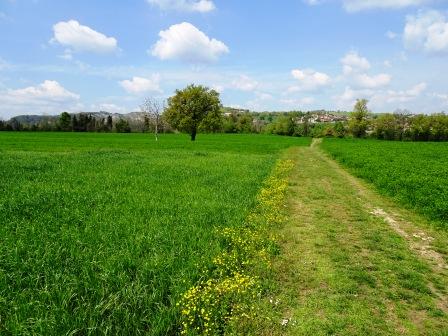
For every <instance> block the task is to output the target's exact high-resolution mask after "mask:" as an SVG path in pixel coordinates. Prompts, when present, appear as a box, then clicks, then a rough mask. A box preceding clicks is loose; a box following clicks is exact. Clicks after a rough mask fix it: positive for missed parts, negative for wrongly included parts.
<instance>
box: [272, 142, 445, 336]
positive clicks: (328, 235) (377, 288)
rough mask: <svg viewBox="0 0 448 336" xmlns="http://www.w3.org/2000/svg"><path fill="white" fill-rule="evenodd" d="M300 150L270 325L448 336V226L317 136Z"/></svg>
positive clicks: (302, 330)
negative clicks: (381, 187) (404, 202)
mask: <svg viewBox="0 0 448 336" xmlns="http://www.w3.org/2000/svg"><path fill="white" fill-rule="evenodd" d="M294 158H295V160H296V169H295V170H294V172H293V174H292V176H291V180H290V181H291V185H290V198H289V204H288V206H289V210H290V213H291V218H290V221H289V222H288V223H287V224H286V225H285V226H284V227H283V228H282V229H281V230H280V232H279V235H280V241H281V246H282V250H283V253H282V255H281V257H280V258H278V260H277V262H276V263H275V265H274V268H275V270H276V273H277V274H279V277H280V278H279V279H278V281H279V282H280V283H279V285H280V290H279V292H278V293H275V295H274V296H275V297H274V298H273V299H272V302H273V304H274V305H275V304H276V306H275V310H276V311H277V312H278V316H277V318H276V319H273V321H274V322H273V323H272V325H271V326H269V327H268V328H267V330H269V331H267V332H266V334H269V335H271V334H275V335H277V334H278V335H288V334H289V335H448V303H447V290H448V269H447V254H448V253H447V250H446V247H447V246H448V235H447V233H445V232H440V231H436V230H433V229H432V228H431V226H430V225H429V224H428V223H427V222H426V221H425V220H424V219H423V218H422V217H420V216H418V215H416V214H414V213H411V212H408V211H406V210H403V209H401V208H400V207H398V206H396V205H395V204H394V203H393V202H392V201H390V200H389V199H387V198H385V197H383V196H380V195H379V194H378V193H376V192H375V191H374V190H373V189H372V188H371V187H370V186H368V185H367V184H365V183H364V182H362V181H360V180H358V179H356V178H354V177H353V176H351V175H350V174H349V173H347V172H346V171H345V170H343V169H342V168H341V167H340V166H339V165H338V164H337V163H335V162H334V161H333V160H331V159H329V158H328V157H327V156H326V155H325V154H324V153H323V152H322V151H321V150H320V149H319V143H318V142H314V143H313V145H312V146H311V147H309V148H299V149H297V150H296V152H295V153H294ZM282 320H283V321H282ZM279 321H282V322H283V323H282V324H283V326H282V325H281V323H279Z"/></svg>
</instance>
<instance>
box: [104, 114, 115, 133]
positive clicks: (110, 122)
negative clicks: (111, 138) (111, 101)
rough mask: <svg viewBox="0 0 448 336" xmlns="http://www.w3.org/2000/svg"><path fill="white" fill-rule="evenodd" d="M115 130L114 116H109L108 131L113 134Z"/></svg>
mask: <svg viewBox="0 0 448 336" xmlns="http://www.w3.org/2000/svg"><path fill="white" fill-rule="evenodd" d="M113 128H114V124H113V120H112V116H110V115H109V116H107V121H106V130H107V131H108V132H111V131H112V129H113Z"/></svg>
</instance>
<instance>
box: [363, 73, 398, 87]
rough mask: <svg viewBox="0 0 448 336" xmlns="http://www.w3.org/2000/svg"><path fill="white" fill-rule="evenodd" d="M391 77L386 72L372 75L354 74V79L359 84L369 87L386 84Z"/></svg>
mask: <svg viewBox="0 0 448 336" xmlns="http://www.w3.org/2000/svg"><path fill="white" fill-rule="evenodd" d="M391 79H392V77H391V76H390V75H388V74H379V75H374V76H369V75H366V74H359V75H356V76H355V81H356V82H357V84H358V85H359V86H361V87H363V88H370V89H373V88H377V87H381V86H385V85H388V84H389V83H390V81H391Z"/></svg>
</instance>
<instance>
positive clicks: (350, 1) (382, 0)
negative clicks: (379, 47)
mask: <svg viewBox="0 0 448 336" xmlns="http://www.w3.org/2000/svg"><path fill="white" fill-rule="evenodd" d="M330 1H331V0H304V2H305V3H307V4H308V5H311V6H314V5H319V4H322V3H325V2H330ZM433 1H434V0H341V1H340V2H341V3H342V6H343V7H344V9H345V10H346V11H347V12H350V13H353V12H360V11H366V10H374V9H400V8H406V7H411V6H420V5H424V4H428V3H430V2H433Z"/></svg>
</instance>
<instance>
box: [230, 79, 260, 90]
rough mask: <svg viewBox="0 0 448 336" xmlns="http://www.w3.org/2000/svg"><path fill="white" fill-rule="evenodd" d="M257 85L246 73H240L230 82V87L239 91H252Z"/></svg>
mask: <svg viewBox="0 0 448 336" xmlns="http://www.w3.org/2000/svg"><path fill="white" fill-rule="evenodd" d="M258 86H259V83H258V82H257V81H256V80H254V79H252V78H250V77H249V76H246V75H241V76H240V77H239V78H238V79H235V80H234V81H233V82H232V87H234V88H235V89H237V90H241V91H254V90H255V89H256V88H257V87H258Z"/></svg>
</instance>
